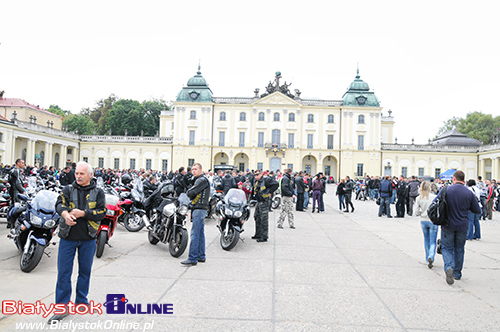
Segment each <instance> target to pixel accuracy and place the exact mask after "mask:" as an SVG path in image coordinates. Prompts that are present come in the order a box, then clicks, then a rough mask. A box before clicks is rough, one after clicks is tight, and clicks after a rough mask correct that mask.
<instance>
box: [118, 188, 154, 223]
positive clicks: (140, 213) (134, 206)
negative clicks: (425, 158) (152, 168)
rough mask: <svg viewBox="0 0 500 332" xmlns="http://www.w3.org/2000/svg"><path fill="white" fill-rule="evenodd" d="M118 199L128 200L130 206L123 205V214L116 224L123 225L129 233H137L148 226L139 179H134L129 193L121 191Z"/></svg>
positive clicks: (142, 190) (142, 189)
mask: <svg viewBox="0 0 500 332" xmlns="http://www.w3.org/2000/svg"><path fill="white" fill-rule="evenodd" d="M120 199H121V200H125V199H130V200H131V201H132V202H131V204H123V205H122V209H123V212H124V213H123V214H122V215H121V216H120V217H119V218H118V222H121V223H123V225H124V226H125V228H126V229H127V230H128V231H129V232H138V231H140V230H141V229H142V228H143V227H144V226H145V225H149V220H148V217H147V215H146V211H145V209H144V187H143V185H142V182H141V181H140V179H135V180H134V181H133V184H132V186H131V190H130V191H122V192H121V193H120Z"/></svg>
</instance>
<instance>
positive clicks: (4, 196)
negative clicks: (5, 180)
mask: <svg viewBox="0 0 500 332" xmlns="http://www.w3.org/2000/svg"><path fill="white" fill-rule="evenodd" d="M11 202H12V200H11V199H10V195H9V194H8V190H7V187H5V186H4V188H2V190H1V191H0V218H5V217H7V213H8V212H9V210H10V206H11Z"/></svg>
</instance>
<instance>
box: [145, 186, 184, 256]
mask: <svg viewBox="0 0 500 332" xmlns="http://www.w3.org/2000/svg"><path fill="white" fill-rule="evenodd" d="M170 186H172V185H170ZM160 190H161V189H160ZM172 192H173V186H172ZM190 202H191V201H190V200H189V198H188V196H187V195H186V194H185V193H182V194H180V196H179V197H178V198H177V199H175V198H165V199H163V201H162V202H161V204H160V206H159V208H158V209H155V214H156V216H155V217H153V218H151V226H150V227H148V228H150V229H149V232H148V240H149V243H151V244H153V245H154V244H157V243H158V242H160V241H161V242H162V243H168V249H169V251H170V254H171V255H172V256H173V257H180V256H181V255H182V254H183V253H184V251H185V250H186V248H187V244H188V232H187V229H186V228H185V227H184V224H185V223H186V215H187V213H188V207H189V204H190Z"/></svg>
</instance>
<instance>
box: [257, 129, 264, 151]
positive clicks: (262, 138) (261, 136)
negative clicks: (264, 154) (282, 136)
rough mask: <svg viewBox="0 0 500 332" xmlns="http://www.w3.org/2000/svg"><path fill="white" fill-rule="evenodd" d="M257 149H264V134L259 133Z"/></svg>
mask: <svg viewBox="0 0 500 332" xmlns="http://www.w3.org/2000/svg"><path fill="white" fill-rule="evenodd" d="M257 146H258V147H259V148H263V147H264V133H263V132H259V143H258V145H257Z"/></svg>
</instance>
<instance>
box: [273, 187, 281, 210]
mask: <svg viewBox="0 0 500 332" xmlns="http://www.w3.org/2000/svg"><path fill="white" fill-rule="evenodd" d="M280 204H281V191H280V190H279V189H278V190H276V191H275V192H274V194H273V198H272V199H271V208H272V209H273V210H276V209H277V208H279V207H280Z"/></svg>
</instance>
